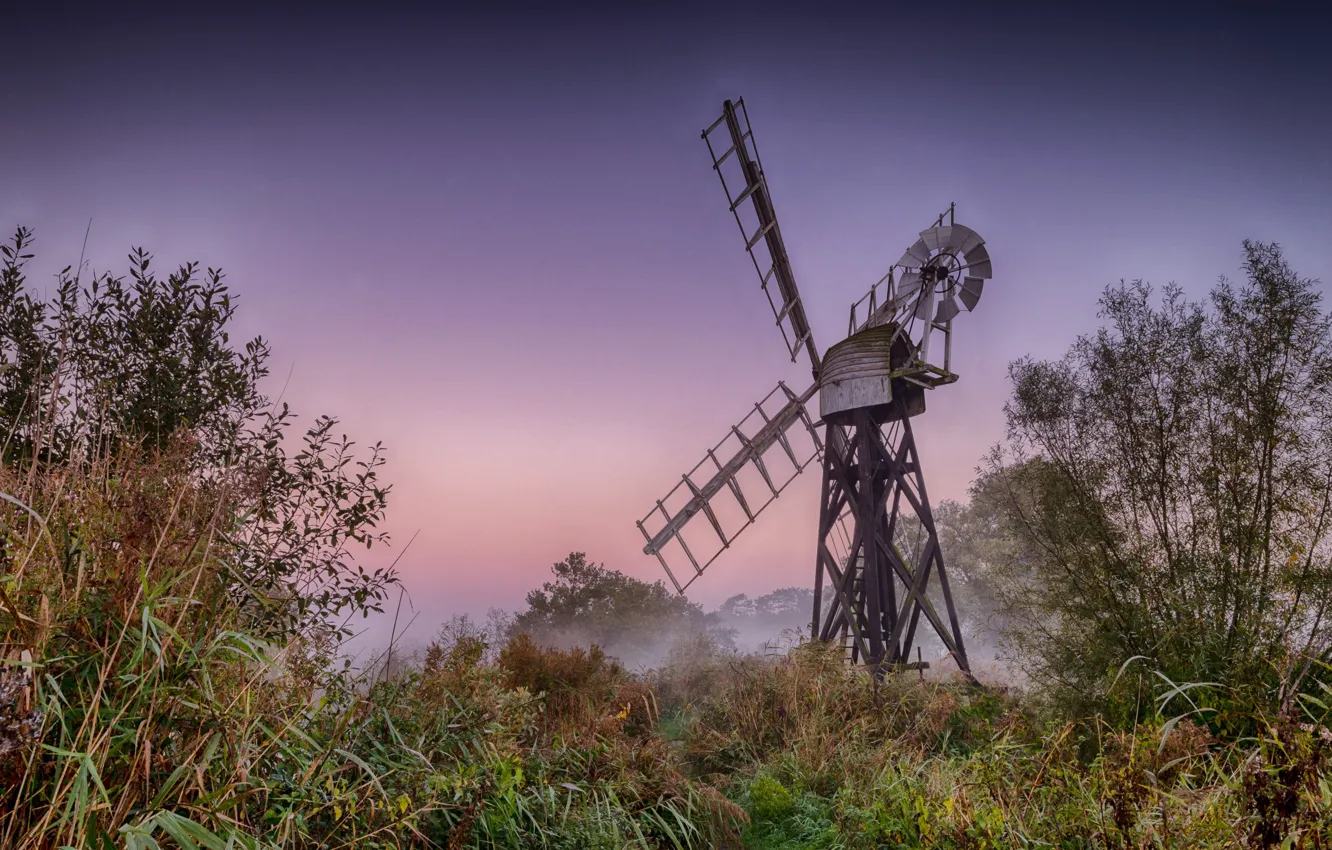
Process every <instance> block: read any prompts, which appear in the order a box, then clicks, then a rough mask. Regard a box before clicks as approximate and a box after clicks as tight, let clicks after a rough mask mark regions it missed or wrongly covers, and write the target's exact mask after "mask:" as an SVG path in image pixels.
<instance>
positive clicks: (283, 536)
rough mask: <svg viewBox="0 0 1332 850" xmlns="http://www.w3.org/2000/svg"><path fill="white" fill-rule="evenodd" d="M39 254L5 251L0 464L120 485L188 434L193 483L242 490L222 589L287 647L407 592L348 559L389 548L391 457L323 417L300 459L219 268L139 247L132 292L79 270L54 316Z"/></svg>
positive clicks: (226, 535)
mask: <svg viewBox="0 0 1332 850" xmlns="http://www.w3.org/2000/svg"><path fill="white" fill-rule="evenodd" d="M32 242H33V234H32V232H31V231H30V230H28V229H26V228H19V229H18V230H17V232H16V233H15V235H14V237H13V239H12V240H11V241H10V243H9V244H7V245H4V246H0V260H2V261H3V263H2V265H0V446H3V450H2V451H0V460H2V461H3V462H4V463H5V464H6V465H7V466H9V467H11V468H13V469H27V468H35V467H43V466H51V467H52V468H55V467H59V466H61V465H68V466H69V467H70V468H71V469H79V468H80V466H81V465H82V464H91V465H92V466H93V467H94V468H97V469H102V470H103V473H102V474H105V475H106V476H108V477H111V478H114V475H115V473H114V465H115V464H116V463H118V462H119V461H120V459H121V458H123V457H131V458H138V457H140V455H139V454H138V453H137V451H135V449H138V448H141V449H145V450H148V451H150V452H151V451H158V450H164V449H165V448H166V446H167V444H168V442H169V441H170V440H173V439H179V438H182V437H183V435H188V440H189V443H190V447H189V450H188V452H187V453H186V454H185V455H183V456H182V457H184V458H185V461H184V462H186V463H187V465H188V466H189V469H190V472H191V474H193V475H195V476H200V477H205V478H209V479H210V480H211V481H212V483H213V484H214V485H219V486H223V485H222V482H225V485H224V486H227V487H229V488H230V492H229V493H228V495H227V496H226V498H225V499H224V500H223V502H222V503H224V504H225V505H226V506H227V508H228V509H229V510H230V512H231V513H230V515H229V516H228V517H227V518H225V519H226V520H229V521H219V522H218V523H217V524H216V534H217V537H218V539H217V540H216V541H213V542H214V544H215V545H217V546H223V547H228V548H229V549H230V551H229V552H228V553H227V557H225V558H223V559H222V560H223V561H224V566H223V568H222V571H221V573H220V576H221V578H222V580H223V581H224V583H225V584H226V585H227V587H228V592H229V594H230V595H231V596H232V597H233V598H235V599H236V600H237V601H238V602H241V603H242V604H243V605H244V607H245V610H246V611H247V613H248V617H249V621H248V622H249V626H250V627H251V628H253V629H256V630H259V631H262V633H263V635H264V636H265V637H272V638H274V639H281V638H283V637H284V636H288V635H293V634H297V633H300V632H303V631H307V630H308V629H310V628H315V627H318V628H325V629H332V630H336V631H340V632H342V633H346V625H345V620H346V618H347V617H348V616H349V615H353V614H358V613H359V614H361V615H363V616H364V615H368V614H370V613H373V612H376V611H379V610H381V608H382V601H383V598H384V597H385V595H386V593H387V590H388V588H389V586H390V585H392V584H393V583H394V582H395V581H396V579H395V578H394V576H393V575H392V574H391V572H390V571H387V570H370V571H367V570H365V569H364V568H362V567H361V566H359V565H358V564H357V563H356V562H355V559H354V558H353V557H352V554H351V553H352V549H353V547H355V548H362V547H363V548H369V547H370V546H371V545H373V544H374V543H377V542H383V541H384V540H385V538H384V536H383V535H382V534H381V533H379V532H377V531H376V528H377V526H378V525H379V524H380V523H381V522H382V520H383V517H384V510H385V507H386V504H387V494H388V488H387V487H382V486H380V484H379V482H378V470H379V468H380V467H381V466H382V464H383V449H382V447H381V446H379V445H374V446H372V447H370V453H369V457H368V458H365V459H359V458H357V456H356V452H355V448H354V443H352V442H351V441H349V440H348V439H347V438H346V436H345V435H344V436H341V437H338V436H336V432H335V430H334V429H335V428H336V425H337V420H335V419H333V418H331V417H327V416H322V417H319V418H317V419H316V420H315V421H314V423H313V424H312V425H311V426H310V427H309V428H308V429H307V430H306V431H305V432H304V434H302V435H301V436H300V443H301V445H300V447H299V449H298V450H297V451H296V452H295V453H294V454H292V455H288V452H287V448H286V444H287V443H288V441H289V432H290V429H291V425H292V423H293V421H294V416H293V415H292V413H291V411H290V410H289V409H288V408H287V407H286V406H285V405H283V406H282V407H281V408H279V409H276V410H274V409H272V408H271V407H270V406H269V402H268V399H267V398H266V397H265V396H264V395H263V394H262V393H261V392H260V390H259V382H260V381H261V380H262V379H263V378H264V377H265V376H266V375H267V374H268V367H267V361H268V356H269V348H268V345H267V343H265V342H264V340H263V339H262V338H260V337H256V338H255V339H253V340H250V341H249V342H247V343H245V345H244V346H243V347H242V348H240V349H238V348H236V347H235V346H233V345H232V343H231V337H230V331H229V326H230V324H231V323H232V321H233V319H234V317H235V312H236V303H235V301H234V300H233V299H232V297H231V295H230V293H229V292H228V289H227V286H226V285H225V283H224V276H223V274H222V271H221V270H220V269H211V268H210V269H208V270H207V272H206V273H205V274H203V275H201V274H200V271H199V265H198V264H197V263H186V264H185V265H182V266H180V267H179V268H178V269H177V270H176V271H174V272H172V273H171V274H169V275H168V276H167V277H166V278H159V277H157V275H156V273H155V272H154V271H153V267H152V256H151V255H150V254H149V253H147V252H146V251H144V250H143V249H142V248H136V249H134V250H133V251H131V252H130V255H129V261H130V270H129V277H128V280H126V279H124V278H117V277H113V276H112V275H110V274H109V273H103V274H100V275H95V276H93V277H92V279H91V280H86V281H85V280H82V279H81V277H80V274H79V272H82V269H81V268H80V269H79V270H78V271H77V272H75V273H73V274H71V268H72V267H66V268H65V269H64V270H63V271H61V272H60V274H59V275H58V276H57V281H56V289H55V294H54V296H53V297H52V299H51V300H50V302H49V303H43V302H41V301H39V300H37V299H36V298H35V297H34V296H33V294H32V293H31V292H30V291H29V289H28V286H27V279H26V275H25V266H26V264H27V263H28V262H29V261H30V260H31V259H32V257H33V254H32V253H31V246H32ZM127 452H128V453H127ZM256 633H258V632H256Z"/></svg>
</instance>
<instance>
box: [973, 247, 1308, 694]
mask: <svg viewBox="0 0 1332 850" xmlns="http://www.w3.org/2000/svg"><path fill="white" fill-rule="evenodd" d="M1244 258H1245V262H1244V270H1245V276H1246V280H1245V282H1243V283H1242V284H1239V285H1236V284H1232V283H1231V282H1229V281H1227V280H1225V279H1224V278H1223V279H1222V280H1221V281H1220V282H1219V283H1218V284H1217V285H1216V286H1215V287H1214V288H1213V290H1212V292H1211V295H1210V298H1209V299H1208V300H1207V301H1206V302H1205V303H1192V302H1189V301H1187V300H1186V299H1185V298H1184V295H1183V293H1182V291H1181V290H1180V289H1179V287H1177V286H1174V285H1169V286H1166V287H1164V288H1163V289H1162V291H1161V293H1160V297H1159V299H1158V298H1155V297H1154V294H1153V291H1152V288H1151V287H1150V286H1148V285H1147V284H1145V283H1143V282H1141V281H1136V282H1133V283H1128V284H1126V283H1123V282H1121V283H1120V284H1118V285H1112V286H1110V287H1107V289H1106V290H1105V292H1104V295H1103V297H1102V298H1101V302H1100V303H1101V316H1102V317H1103V318H1104V320H1105V321H1106V326H1105V327H1103V328H1102V329H1101V330H1100V331H1098V332H1097V333H1095V334H1093V335H1090V336H1084V337H1080V338H1079V339H1078V340H1077V341H1076V342H1075V343H1074V345H1073V346H1072V348H1071V349H1070V350H1069V352H1068V353H1067V355H1066V356H1065V357H1064V358H1063V359H1062V360H1059V361H1054V362H1039V361H1035V360H1032V359H1023V360H1019V361H1017V362H1015V363H1014V364H1012V366H1011V368H1010V373H1011V378H1012V381H1013V395H1012V399H1011V401H1010V402H1009V403H1008V405H1007V406H1006V413H1007V418H1008V431H1009V439H1008V446H1007V448H1006V449H996V451H995V453H994V454H993V455H992V456H991V458H990V462H989V464H988V465H987V466H988V469H989V471H990V473H991V474H992V475H993V476H995V478H994V482H995V483H996V485H997V491H998V492H997V495H998V497H999V498H1000V501H1001V503H1002V505H1003V512H1004V516H1005V517H1006V522H1007V523H1008V524H1009V528H1010V530H1011V531H1012V532H1013V534H1014V540H1015V542H1016V545H1015V548H1014V549H1012V550H1011V551H1009V552H1008V553H1007V556H1006V557H1005V558H1003V559H1002V560H1001V562H1000V568H1001V569H1000V573H1001V575H1000V576H999V578H1000V579H1001V580H1000V582H999V590H1000V594H1001V595H1002V597H1003V601H1004V606H1005V609H1006V613H1007V614H1008V615H1009V617H1010V618H1011V623H1010V625H1011V628H1010V630H1009V632H1010V634H1011V636H1012V637H1013V639H1014V640H1015V641H1016V644H1017V645H1018V647H1019V648H1020V649H1022V650H1024V651H1025V653H1026V657H1027V659H1028V660H1029V663H1030V666H1031V672H1032V673H1033V674H1034V675H1036V676H1037V677H1038V678H1039V680H1041V681H1043V682H1045V683H1046V684H1048V685H1050V686H1051V687H1052V688H1053V689H1054V692H1055V693H1056V694H1058V695H1061V696H1062V697H1064V698H1065V699H1068V700H1070V701H1073V702H1076V703H1078V704H1079V705H1081V706H1082V707H1083V708H1088V709H1090V708H1092V707H1095V706H1096V705H1098V704H1100V701H1101V700H1102V699H1103V698H1104V696H1105V694H1106V687H1107V684H1108V683H1109V681H1111V679H1112V678H1113V676H1114V674H1115V673H1116V671H1117V670H1118V669H1119V668H1120V666H1121V665H1123V664H1124V663H1125V662H1126V661H1127V660H1128V659H1130V658H1132V657H1134V656H1144V657H1145V658H1146V659H1148V660H1149V662H1150V664H1152V665H1154V666H1155V668H1156V669H1158V670H1159V671H1160V672H1161V673H1163V674H1164V675H1166V676H1167V677H1169V678H1170V679H1171V680H1173V681H1175V682H1205V681H1210V682H1226V683H1227V684H1228V685H1229V686H1231V687H1232V689H1233V690H1232V691H1231V693H1232V694H1236V695H1238V696H1236V697H1235V698H1237V699H1244V700H1256V699H1260V698H1261V696H1260V695H1261V694H1265V693H1272V692H1275V691H1276V689H1277V688H1278V687H1279V688H1283V689H1284V691H1283V693H1284V695H1285V698H1286V699H1289V698H1290V695H1291V694H1292V693H1293V692H1294V690H1295V689H1296V688H1298V686H1299V684H1300V682H1301V680H1302V678H1303V676H1304V675H1305V673H1306V672H1307V670H1308V665H1309V663H1310V660H1311V659H1324V660H1325V659H1327V658H1328V657H1329V654H1330V653H1332V623H1329V616H1328V615H1329V603H1332V561H1330V560H1329V558H1330V556H1332V545H1330V544H1329V540H1328V528H1329V520H1332V513H1330V512H1329V508H1332V347H1329V320H1328V317H1327V316H1326V314H1325V313H1324V312H1323V310H1322V307H1321V300H1320V296H1319V293H1318V291H1317V290H1316V288H1315V284H1314V281H1311V280H1309V279H1307V278H1301V277H1299V276H1298V275H1297V274H1296V273H1295V271H1294V270H1293V269H1292V268H1291V267H1290V266H1289V265H1288V264H1287V263H1286V262H1285V260H1284V259H1283V257H1282V254H1281V251H1280V249H1279V248H1278V246H1276V245H1274V244H1261V243H1255V242H1249V241H1246V242H1245V243H1244Z"/></svg>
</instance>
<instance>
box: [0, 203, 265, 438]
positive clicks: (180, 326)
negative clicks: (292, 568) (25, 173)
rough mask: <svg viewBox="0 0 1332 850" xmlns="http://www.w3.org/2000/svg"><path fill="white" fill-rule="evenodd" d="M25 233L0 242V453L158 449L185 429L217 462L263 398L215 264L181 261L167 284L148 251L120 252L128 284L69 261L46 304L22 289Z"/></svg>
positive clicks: (249, 348) (257, 370)
mask: <svg viewBox="0 0 1332 850" xmlns="http://www.w3.org/2000/svg"><path fill="white" fill-rule="evenodd" d="M32 243H33V234H32V231H31V230H28V229H26V228H19V229H18V230H17V231H16V232H15V235H14V236H13V238H12V239H11V240H10V242H9V243H8V244H6V245H4V246H0V255H3V265H2V266H0V433H3V434H5V435H6V436H7V437H8V439H7V443H6V451H5V459H6V461H7V462H8V463H10V464H11V465H12V464H13V463H15V462H17V461H18V459H20V458H31V457H34V456H35V453H37V452H38V450H39V449H40V454H41V455H42V456H44V457H47V458H49V459H51V460H66V459H72V458H74V457H84V458H96V457H101V456H114V455H115V453H116V450H117V448H118V446H119V445H120V444H121V442H122V441H124V440H126V439H133V440H137V441H140V442H144V443H145V444H146V445H148V446H150V447H161V446H163V445H165V443H166V441H167V440H169V439H170V438H171V437H172V436H174V435H175V434H176V432H177V431H178V430H180V429H182V428H188V429H189V430H190V431H191V432H192V433H193V434H194V436H195V438H196V439H197V440H198V441H199V447H198V449H197V451H198V452H199V454H200V456H201V457H204V458H206V459H207V460H208V461H210V462H214V463H216V462H221V461H223V460H225V458H227V457H228V455H229V453H230V452H231V451H232V450H233V448H234V444H235V442H236V440H237V438H238V436H239V433H240V430H241V428H242V426H243V425H244V424H245V423H246V422H247V421H248V420H250V419H251V418H252V417H254V416H255V415H256V414H257V413H258V412H259V411H260V410H261V409H262V408H263V407H265V405H266V403H267V400H266V399H265V398H264V397H263V395H262V394H261V393H260V392H259V390H258V383H259V381H260V379H262V378H263V377H264V376H265V375H267V374H268V369H267V365H266V363H267V359H268V353H269V350H268V346H267V344H266V343H265V342H264V340H263V339H262V338H260V337H256V338H255V339H253V340H250V341H249V342H247V343H246V344H245V345H244V347H243V349H242V350H237V349H235V348H233V347H232V346H231V341H230V336H229V334H228V331H227V325H228V323H229V322H230V321H231V319H232V318H233V316H234V314H235V310H236V305H235V303H234V302H233V300H232V298H231V295H230V294H229V293H228V291H227V286H226V285H225V284H224V283H223V274H222V272H221V270H220V269H208V270H207V271H206V272H205V273H204V274H203V275H202V276H201V275H200V269H199V266H198V264H197V263H187V264H185V265H182V266H181V267H180V268H178V269H177V270H176V271H174V272H172V273H171V274H169V275H168V276H167V277H166V278H165V279H163V278H159V277H157V276H156V274H155V272H154V271H153V270H152V255H150V254H149V253H147V252H146V251H144V250H143V249H142V248H136V249H134V250H133V251H131V252H130V255H129V264H130V270H129V280H128V281H126V280H125V279H124V278H118V277H113V276H112V275H110V274H109V273H103V274H101V275H96V276H94V277H93V278H92V279H91V280H88V281H86V282H85V281H82V280H81V277H80V272H82V269H79V270H78V271H76V272H74V273H73V274H71V270H72V268H71V267H66V268H65V269H64V270H63V271H61V273H60V274H59V275H58V276H57V280H56V289H55V294H54V295H53V297H52V298H51V301H50V302H49V303H43V302H41V301H39V300H37V299H36V298H34V297H33V295H32V293H31V292H29V291H28V289H27V285H26V278H25V273H24V266H25V265H26V264H27V262H28V261H29V260H31V259H32V257H33V254H32V253H31V247H32Z"/></svg>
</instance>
